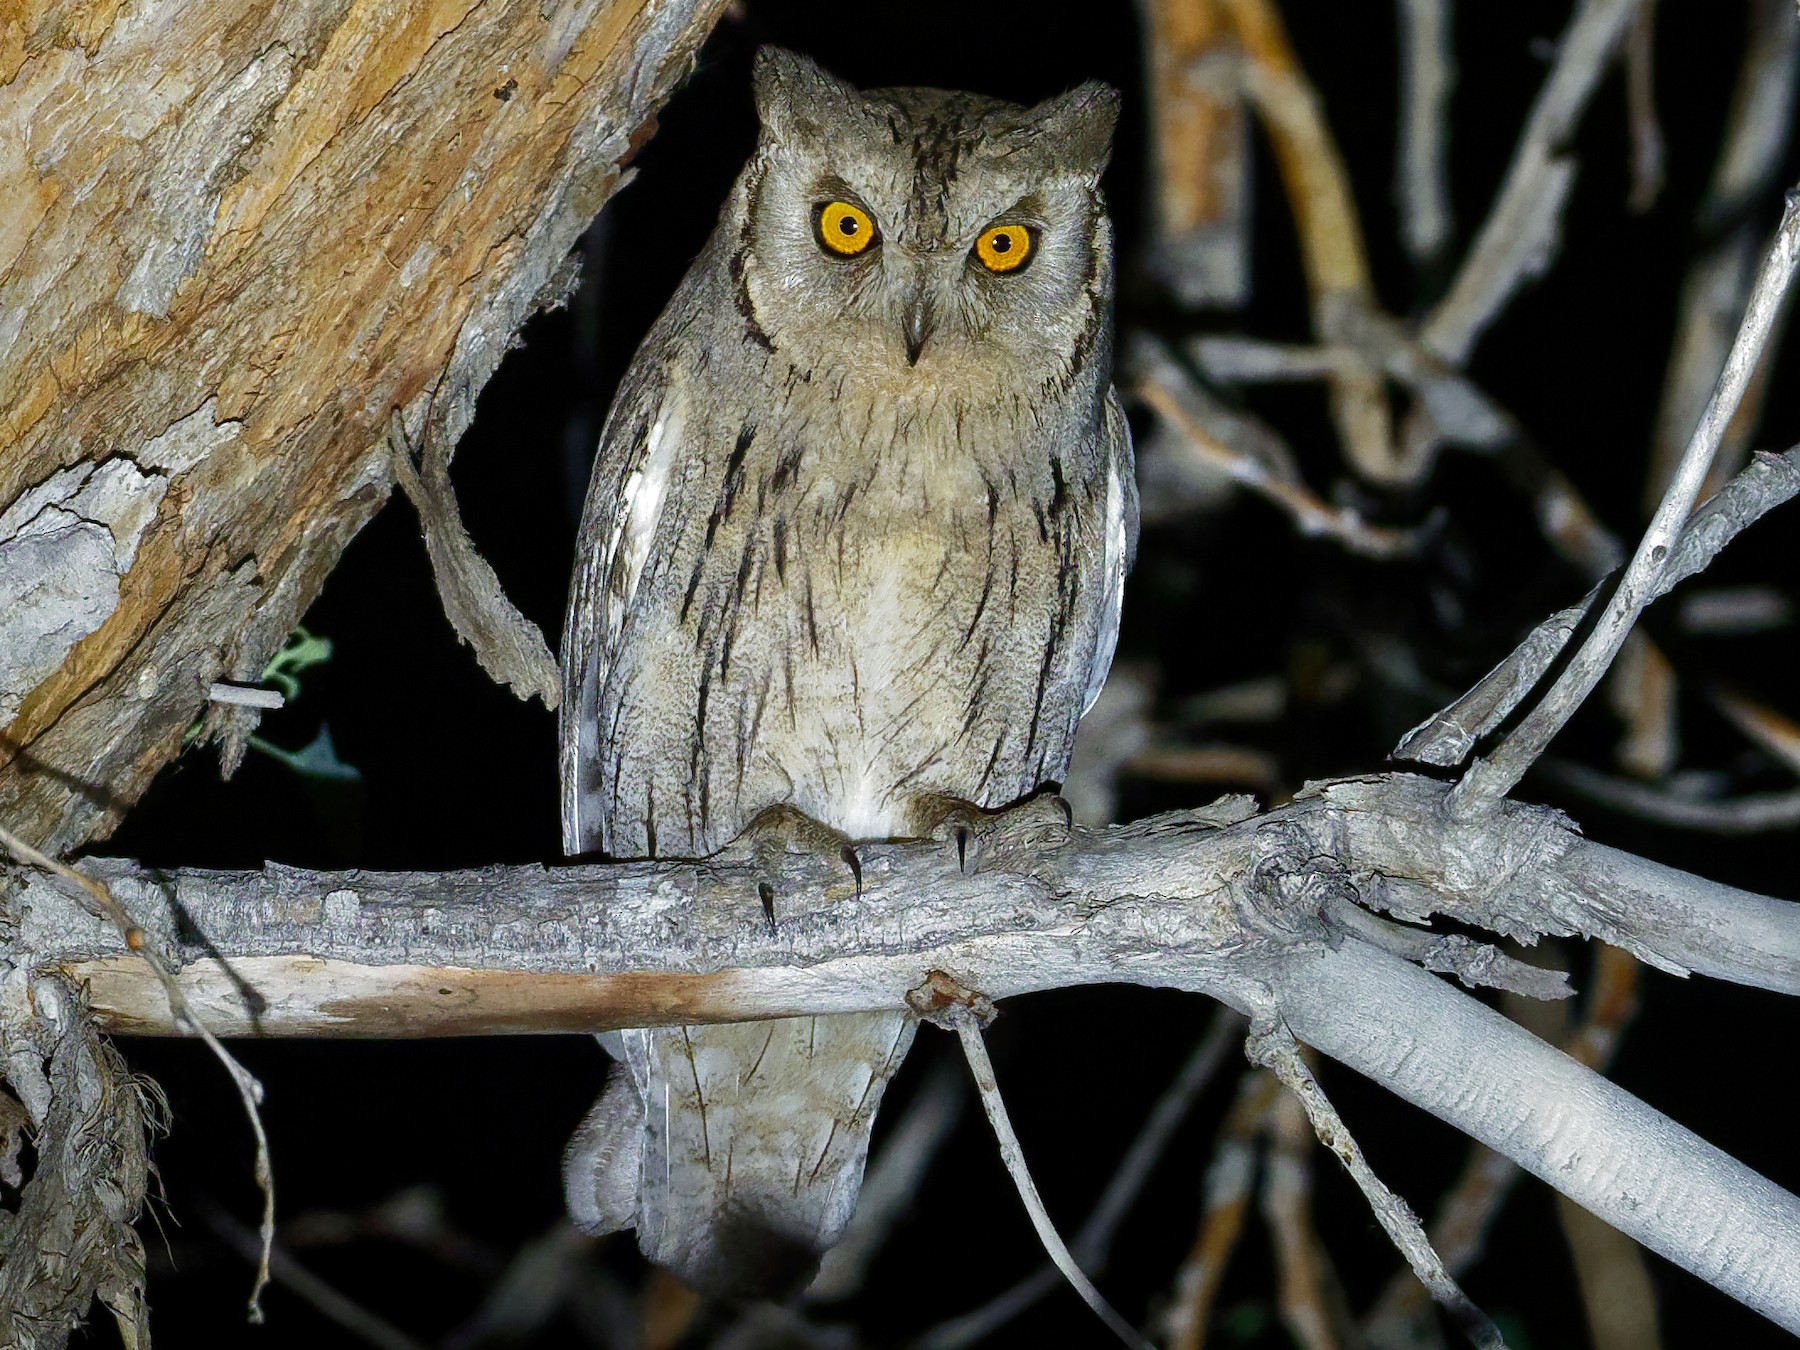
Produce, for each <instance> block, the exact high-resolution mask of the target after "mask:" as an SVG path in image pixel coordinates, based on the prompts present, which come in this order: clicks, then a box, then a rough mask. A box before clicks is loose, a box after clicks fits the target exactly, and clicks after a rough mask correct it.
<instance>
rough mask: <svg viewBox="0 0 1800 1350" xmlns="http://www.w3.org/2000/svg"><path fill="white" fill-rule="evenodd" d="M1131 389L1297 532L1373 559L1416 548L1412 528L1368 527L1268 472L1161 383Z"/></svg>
mask: <svg viewBox="0 0 1800 1350" xmlns="http://www.w3.org/2000/svg"><path fill="white" fill-rule="evenodd" d="M1134 392H1135V393H1136V394H1137V396H1138V397H1139V398H1141V399H1143V401H1144V402H1145V403H1147V404H1149V405H1150V407H1152V408H1153V409H1155V410H1156V412H1157V414H1158V415H1159V416H1161V417H1162V418H1163V419H1164V420H1165V421H1166V422H1167V423H1168V424H1169V425H1170V426H1171V427H1173V428H1174V429H1175V430H1176V431H1178V432H1179V433H1180V434H1181V437H1182V439H1183V442H1184V443H1185V444H1186V446H1187V447H1188V449H1189V451H1190V452H1191V453H1192V454H1193V455H1195V456H1196V457H1197V458H1199V459H1202V460H1204V461H1205V462H1206V463H1207V464H1208V465H1209V466H1210V467H1212V468H1213V469H1215V470H1216V471H1218V472H1220V473H1222V474H1224V475H1225V476H1226V477H1228V478H1230V479H1231V481H1232V482H1234V483H1239V484H1241V485H1242V486H1244V487H1246V488H1249V489H1250V490H1251V491H1252V492H1255V493H1256V494H1257V495H1258V496H1261V497H1263V498H1265V499H1267V500H1268V501H1271V502H1273V503H1274V504H1275V505H1277V506H1279V507H1280V508H1281V509H1282V510H1283V511H1285V512H1286V513H1287V515H1288V516H1289V518H1290V519H1292V520H1293V522H1294V524H1295V525H1296V526H1298V527H1299V530H1300V532H1301V533H1302V534H1304V535H1308V536H1313V537H1322V538H1327V539H1334V540H1336V541H1337V542H1339V543H1341V544H1342V545H1344V547H1345V548H1348V549H1350V550H1351V551H1352V552H1355V553H1361V554H1364V555H1366V556H1369V557H1373V558H1393V557H1403V556H1405V555H1407V554H1409V553H1411V552H1413V551H1414V550H1415V549H1416V548H1417V547H1418V536H1417V534H1416V533H1415V532H1413V531H1410V530H1395V529H1388V528H1386V527H1384V526H1380V525H1370V524H1368V523H1367V522H1366V521H1364V520H1363V519H1362V518H1361V517H1360V516H1359V515H1357V513H1356V512H1354V511H1350V510H1341V509H1337V508H1334V507H1331V506H1328V505H1326V504H1325V503H1324V502H1322V501H1320V500H1319V499H1318V497H1316V496H1314V495H1313V493H1312V492H1311V491H1309V490H1308V489H1307V488H1306V487H1305V486H1303V485H1302V484H1300V483H1298V482H1294V481H1290V480H1289V479H1286V478H1284V477H1280V476H1277V475H1276V474H1273V473H1271V472H1270V470H1269V466H1268V465H1267V464H1266V463H1265V462H1264V461H1263V460H1261V459H1258V458H1256V457H1255V456H1253V455H1248V454H1244V453H1242V452H1240V451H1237V450H1234V449H1233V448H1232V447H1231V446H1229V445H1227V444H1226V443H1225V442H1223V441H1221V440H1218V439H1217V438H1216V437H1214V436H1212V435H1210V434H1209V433H1208V432H1207V430H1206V428H1204V427H1203V426H1201V425H1200V423H1199V422H1198V421H1196V420H1195V419H1194V418H1193V417H1192V416H1191V415H1190V414H1189V413H1188V411H1187V409H1186V408H1184V407H1182V405H1181V402H1180V400H1179V399H1177V398H1176V397H1175V396H1174V395H1173V394H1172V393H1171V392H1170V391H1169V389H1168V388H1167V387H1166V386H1165V385H1164V384H1161V383H1158V382H1156V381H1155V380H1154V379H1147V380H1145V381H1143V382H1141V383H1140V384H1138V385H1137V387H1136V389H1135V391H1134Z"/></svg>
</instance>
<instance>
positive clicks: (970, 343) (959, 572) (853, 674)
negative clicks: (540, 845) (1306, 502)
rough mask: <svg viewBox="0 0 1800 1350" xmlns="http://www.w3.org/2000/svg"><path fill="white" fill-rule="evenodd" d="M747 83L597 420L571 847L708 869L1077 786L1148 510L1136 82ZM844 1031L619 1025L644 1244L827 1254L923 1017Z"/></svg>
mask: <svg viewBox="0 0 1800 1350" xmlns="http://www.w3.org/2000/svg"><path fill="white" fill-rule="evenodd" d="M756 93H757V106H758V109H759V111H760V114H761V116H762V120H763V135H762V138H761V141H760V143H759V145H758V147H757V150H756V153H755V155H754V156H753V157H752V159H751V161H750V162H749V163H748V164H747V165H746V166H745V168H744V171H743V173H742V174H741V176H740V178H739V180H738V183H737V185H736V186H735V187H734V189H733V192H732V195H731V197H730V199H729V201H728V202H727V203H726V206H725V209H724V212H723V214H722V218H721V220H720V224H719V228H718V230H717V231H716V232H715V234H714V236H713V238H712V240H711V241H710V242H709V244H708V245H707V247H706V249H705V251H704V252H703V253H702V254H701V256H700V257H699V259H697V260H696V262H695V264H694V267H693V269H692V270H691V271H690V272H689V274H688V276H687V278H686V280H685V281H683V283H682V285H681V288H680V290H679V291H678V292H677V293H676V295H675V297H674V299H673V300H672V301H671V302H670V305H669V307H668V309H667V310H666V311H665V313H664V314H663V316H662V317H661V319H659V320H658V322H657V324H656V326H655V328H654V329H652V331H651V333H650V334H649V336H648V337H647V338H646V339H645V341H644V344H643V346H642V348H641V349H640V350H639V352H638V355H637V359H636V360H635V361H634V363H633V366H632V369H631V372H630V373H629V374H628V375H627V377H626V380H625V383H624V385H623V386H622V388H621V390H620V393H619V396H618V398H617V400H616V402H615V404H614V407H613V410H612V413H611V414H610V416H609V418H608V421H607V425H606V429H605V431H604V433H603V435H602V442H601V447H600V455H599V460H598V462H597V463H596V466H595V470H594V477H593V483H592V486H591V488H590V491H589V498H588V505H587V512H586V515H585V517H584V521H583V526H582V533H581V543H580V550H581V552H580V556H579V557H578V559H577V563H576V575H575V582H574V589H573V592H572V596H571V601H570V610H569V621H568V626H567V629H566V632H565V639H564V652H563V661H564V671H565V697H564V700H563V718H564V722H563V749H564V784H563V788H564V833H565V842H566V844H567V846H568V848H569V849H570V851H572V852H582V851H588V850H593V849H605V850H606V851H608V852H610V853H612V854H614V855H618V856H645V855H651V854H657V855H664V856H690V857H691V856H698V855H704V854H706V853H709V852H712V851H714V850H716V849H717V848H719V847H721V846H723V845H724V844H725V843H727V842H728V841H730V840H731V839H732V838H733V837H734V836H736V835H737V834H738V833H739V832H740V831H741V830H743V829H744V827H745V826H746V825H747V824H748V823H749V822H750V821H751V819H752V818H753V817H755V816H756V814H757V813H758V812H759V811H762V810H763V809H764V808H766V807H769V806H772V805H777V804H787V805H791V806H793V807H797V808H798V809H799V810H801V811H804V812H805V813H807V814H808V815H810V816H813V817H815V818H816V819H817V820H819V821H822V822H824V823H825V824H826V825H829V826H832V827H835V828H836V829H838V830H841V831H844V832H845V833H847V834H849V835H850V836H852V837H855V838H872V837H886V836H892V835H895V834H899V833H903V832H905V831H906V830H907V829H908V828H909V825H910V822H911V821H912V820H913V818H914V817H913V808H914V806H915V804H916V803H918V802H920V801H923V800H926V799H936V798H944V797H951V798H961V799H965V800H968V801H971V802H974V803H976V804H978V805H983V806H998V805H1000V804H1003V803H1005V802H1008V801H1011V800H1013V799H1014V798H1017V797H1019V796H1021V795H1024V794H1026V793H1029V792H1031V791H1034V790H1035V789H1037V788H1039V787H1040V786H1043V785H1045V784H1048V783H1055V782H1057V781H1059V780H1060V779H1061V777H1062V775H1063V773H1064V771H1065V769H1066V768H1067V765H1068V759H1069V754H1070V750H1071V747H1072V744H1073V737H1074V733H1075V724H1076V721H1077V720H1078V718H1079V717H1080V715H1081V713H1082V711H1083V710H1084V708H1085V707H1086V704H1087V703H1088V701H1089V700H1090V698H1091V696H1092V694H1093V692H1094V691H1096V690H1097V689H1098V687H1099V683H1100V681H1101V680H1102V679H1103V678H1104V676H1105V671H1106V667H1107V665H1108V663H1109V662H1110V660H1111V656H1112V647H1113V642H1114V640H1115V638H1116V635H1117V625H1118V611H1119V604H1120V594H1121V589H1122V585H1123V579H1124V574H1125V570H1126V567H1127V565H1128V560H1129V556H1130V553H1131V550H1132V546H1133V542H1134V539H1135V534H1136V514H1137V511H1136V488H1135V483H1134V479H1133V474H1132V461H1131V446H1130V439H1129V436H1128V433H1127V431H1126V428H1125V421H1124V418H1123V416H1122V415H1121V414H1120V412H1119V409H1118V405H1117V402H1116V399H1115V398H1114V396H1113V394H1112V391H1111V387H1110V365H1111V353H1110V323H1111V307H1112V245H1111V232H1110V227H1109V225H1108V223H1107V219H1106V214H1105V207H1104V202H1103V200H1102V198H1101V196H1100V193H1099V190H1098V186H1097V182H1098V178H1099V175H1100V172H1101V170H1102V169H1103V167H1104V165H1105V160H1106V153H1107V145H1108V141H1109V137H1110V133H1111V129H1112V124H1113V120H1114V117H1115V115H1116V97H1115V96H1114V95H1113V93H1112V91H1110V90H1108V89H1106V88H1104V87H1103V86H1099V85H1084V86H1082V87H1081V88H1080V89H1077V90H1075V91H1073V92H1071V93H1069V94H1066V95H1063V96H1062V97H1060V98H1057V99H1052V100H1050V101H1049V102H1047V103H1044V104H1041V105H1039V106H1038V107H1036V108H1021V107H1018V106H1015V105H1011V104H1005V103H1000V102H997V101H995V100H991V99H985V98H981V97H978V96H975V95H970V94H952V93H944V92H941V91H935V90H885V91H873V92H866V93H865V92H861V91H858V90H856V89H854V88H852V87H851V86H849V85H847V84H844V83H843V82H842V81H839V80H837V79H834V78H833V77H831V76H829V75H827V74H825V73H824V72H823V71H820V70H819V69H818V68H817V67H816V66H814V65H813V64H812V63H811V62H808V61H806V60H805V59H804V58H802V57H798V56H794V55H792V54H790V53H785V52H774V51H765V52H764V53H763V54H762V55H761V56H760V57H759V60H758V64H757V71H756ZM833 203H841V204H843V205H842V206H841V207H839V208H837V209H836V214H834V215H832V216H831V217H829V219H830V220H831V221H834V222H835V221H839V220H849V221H850V222H851V224H852V226H853V227H854V229H853V230H852V231H849V232H847V233H846V237H845V239H839V240H835V241H834V240H833V239H831V238H830V237H828V236H827V237H822V235H821V230H822V228H823V225H822V219H824V218H822V215H821V212H822V211H823V210H824V208H826V207H827V206H830V205H831V204H833ZM995 231H999V232H1000V233H999V234H996V233H995ZM995 239H1002V245H1003V251H996V250H997V249H1000V248H1001V247H1002V245H994V243H993V241H994V240H995ZM846 240H847V241H848V242H846ZM983 240H986V241H987V243H986V244H983V245H982V246H981V247H980V248H978V244H980V243H981V241H983ZM983 249H985V250H986V251H985V253H984V252H983ZM1021 256H1023V257H1024V261H1023V262H1022V263H1021V262H1020V261H1019V259H1020V257H1021ZM1002 269H1004V270H1002ZM753 918H755V919H757V920H760V916H759V915H756V914H755V908H754V901H753V899H750V898H747V901H746V922H750V921H752V919H753ZM831 1021H832V1023H833V1024H834V1025H832V1026H829V1027H828V1026H826V1025H825V1023H823V1022H821V1023H820V1024H819V1025H818V1026H816V1027H813V1028H811V1029H807V1030H804V1034H802V1029H797V1028H793V1027H789V1028H785V1029H781V1030H779V1031H777V1030H775V1028H776V1026H777V1024H756V1027H760V1028H762V1030H760V1031H758V1030H755V1029H754V1028H748V1027H747V1028H733V1029H714V1030H706V1029H699V1028H695V1029H689V1030H687V1031H679V1030H677V1031H662V1032H654V1033H652V1032H639V1033H626V1035H625V1038H624V1042H623V1049H624V1051H625V1058H626V1062H627V1064H628V1065H629V1066H630V1068H629V1072H630V1073H631V1075H632V1081H633V1084H634V1086H635V1088H636V1091H637V1098H636V1101H637V1103H638V1104H639V1105H641V1106H643V1107H647V1109H648V1113H649V1114H648V1115H644V1114H642V1113H637V1114H633V1113H632V1112H629V1111H628V1112H625V1113H624V1114H625V1115H626V1116H629V1120H628V1121H627V1123H626V1124H624V1125H619V1124H618V1123H617V1120H618V1118H619V1117H620V1116H621V1108H620V1107H619V1105H618V1101H619V1099H618V1098H617V1097H616V1096H614V1097H611V1098H609V1101H611V1102H612V1105H611V1106H610V1107H609V1111H610V1113H611V1114H610V1115H609V1116H608V1121H609V1122H612V1123H611V1124H609V1125H608V1128H609V1129H613V1130H615V1131H616V1130H618V1129H630V1128H633V1127H636V1128H643V1129H647V1133H645V1134H644V1136H643V1138H644V1140H645V1141H647V1144H644V1145H642V1146H640V1147H639V1148H638V1149H637V1150H636V1151H635V1152H634V1151H633V1150H632V1149H631V1148H628V1147H625V1146H623V1145H620V1144H618V1143H617V1142H616V1141H614V1142H607V1143H605V1144H604V1146H601V1145H598V1144H597V1145H595V1146H594V1147H592V1148H590V1149H588V1151H587V1153H585V1154H583V1155H581V1156H583V1157H588V1158H590V1159H594V1158H605V1159H610V1160H615V1161H616V1160H619V1159H627V1160H629V1161H630V1163H631V1164H632V1165H636V1166H637V1167H638V1168H639V1171H640V1175H639V1177H638V1183H639V1184H638V1185H637V1187H636V1188H635V1191H634V1192H633V1194H634V1195H635V1200H636V1211H635V1213H633V1214H631V1215H618V1214H615V1215H614V1216H613V1217H614V1219H616V1220H617V1221H618V1222H628V1223H635V1224H636V1225H637V1227H638V1228H639V1238H640V1242H641V1243H642V1244H643V1245H644V1246H645V1250H646V1251H647V1252H650V1253H651V1254H652V1255H653V1256H654V1257H656V1258H657V1259H659V1260H664V1261H666V1262H669V1263H671V1264H673V1265H675V1266H676V1267H677V1268H678V1269H682V1270H685V1271H686V1272H687V1273H688V1274H689V1276H690V1277H691V1278H696V1279H701V1280H705V1281H709V1282H712V1283H723V1284H731V1283H733V1282H734V1278H733V1276H732V1275H731V1271H732V1269H733V1261H734V1259H735V1258H734V1251H739V1249H741V1252H740V1254H741V1255H742V1257H743V1260H744V1261H748V1259H749V1256H750V1251H749V1247H748V1246H747V1245H746V1241H745V1239H744V1238H743V1231H744V1230H743V1224H744V1223H747V1222H749V1220H748V1219H746V1217H745V1216H746V1215H751V1216H760V1217H756V1219H755V1222H756V1224H758V1225H760V1226H761V1227H762V1229H764V1230H766V1231H768V1232H777V1231H779V1233H781V1234H783V1235H784V1236H783V1237H782V1241H783V1242H787V1241H788V1240H789V1239H792V1240H793V1241H795V1242H797V1243H798V1244H799V1246H800V1248H802V1249H804V1250H806V1251H816V1250H819V1249H822V1248H823V1247H824V1246H826V1245H829V1243H830V1242H831V1241H832V1240H834V1238H835V1237H836V1234H837V1231H838V1230H839V1229H840V1228H841V1226H842V1223H843V1222H844V1221H845V1220H846V1219H847V1217H848V1214H849V1205H850V1203H851V1202H852V1201H853V1199H854V1195H855V1191H856V1186H857V1184H858V1183H859V1180H860V1175H861V1168H862V1163H863V1157H864V1151H865V1150H866V1146H867V1132H868V1125H869V1122H870V1120H871V1119H872V1117H873V1114H874V1109H875V1106H876V1104H878V1102H879V1100H880V1092H881V1087H882V1085H883V1084H885V1082H886V1078H887V1075H888V1074H889V1073H891V1072H892V1070H893V1068H894V1067H895V1066H896V1065H897V1064H898V1062H899V1058H900V1057H901V1056H902V1055H903V1054H904V1052H905V1047H906V1044H907V1043H908V1042H909V1040H910V1035H911V1026H910V1023H908V1022H907V1020H906V1018H905V1017H904V1016H903V1015H900V1014H875V1015H871V1016H869V1017H863V1018H849V1019H831ZM840 1021H841V1022H842V1025H841V1026H839V1025H835V1024H836V1023H838V1022H840ZM770 1056H774V1058H770ZM808 1083H812V1084H814V1085H815V1090H813V1091H812V1092H811V1094H810V1095H809V1091H808V1089H807V1088H806V1086H805V1085H806V1084H808ZM703 1105H709V1106H710V1109H708V1110H702V1109H701V1107H702V1106H703ZM659 1112H661V1113H664V1116H659V1115H658V1113H659ZM669 1113H672V1114H669ZM665 1116H666V1119H665V1118H664V1117H665ZM808 1121H810V1122H812V1123H811V1124H807V1123H806V1122H808ZM596 1128H598V1127H596ZM808 1141H810V1142H808ZM809 1148H810V1149H813V1150H814V1153H813V1154H812V1155H811V1156H810V1157H809V1158H805V1159H803V1158H800V1157H798V1156H796V1150H799V1151H801V1152H804V1151H805V1150H806V1149H809ZM802 1164H804V1165H802ZM571 1165H572V1167H577V1163H576V1161H575V1160H572V1164H571ZM613 1182H614V1183H616V1178H614V1179H613ZM570 1184H571V1187H577V1186H581V1185H583V1184H586V1185H587V1186H588V1187H589V1188H590V1189H589V1190H588V1191H586V1192H583V1193H584V1194H593V1195H598V1196H602V1197H611V1199H610V1200H608V1199H604V1198H603V1199H601V1200H597V1201H595V1202H594V1203H595V1204H596V1205H600V1206H605V1205H608V1204H610V1205H611V1206H612V1207H613V1209H614V1210H616V1209H618V1208H619V1206H620V1205H621V1204H623V1203H624V1201H623V1200H621V1199H620V1194H621V1192H620V1188H619V1187H618V1186H617V1185H616V1184H612V1183H605V1182H601V1183H598V1184H597V1183H596V1182H595V1181H594V1180H593V1179H591V1178H590V1179H588V1180H587V1181H586V1182H585V1183H584V1181H583V1178H581V1177H580V1176H579V1175H574V1174H572V1175H571V1178H570ZM594 1222H598V1221H594ZM722 1233H724V1234H728V1235H731V1234H735V1235H736V1236H735V1237H726V1238H721V1237H720V1234H722ZM746 1272H748V1267H745V1268H744V1272H740V1273H743V1275H744V1279H746V1280H754V1279H755V1278H757V1277H756V1276H755V1275H754V1273H746Z"/></svg>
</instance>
